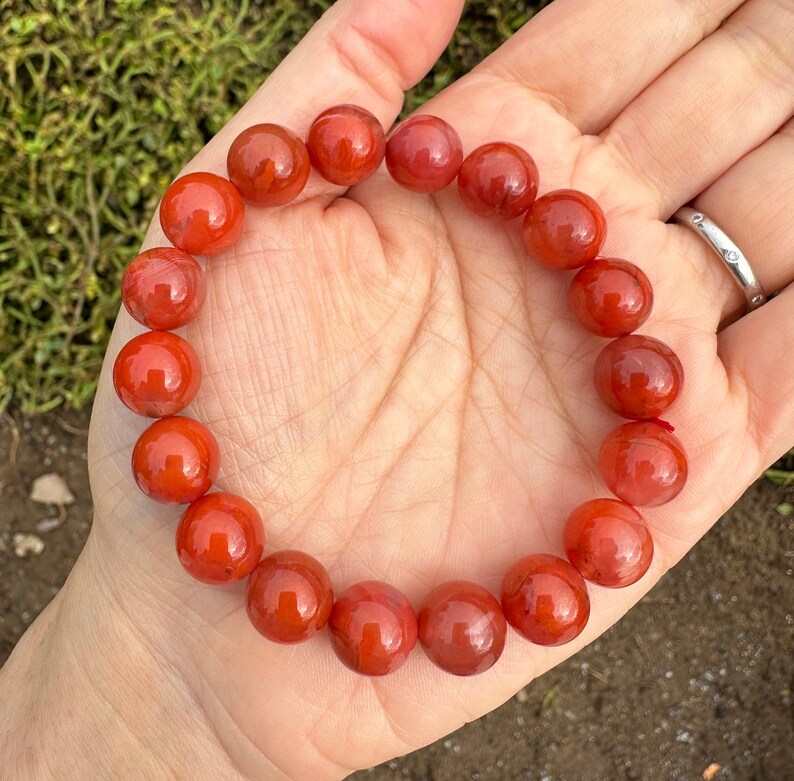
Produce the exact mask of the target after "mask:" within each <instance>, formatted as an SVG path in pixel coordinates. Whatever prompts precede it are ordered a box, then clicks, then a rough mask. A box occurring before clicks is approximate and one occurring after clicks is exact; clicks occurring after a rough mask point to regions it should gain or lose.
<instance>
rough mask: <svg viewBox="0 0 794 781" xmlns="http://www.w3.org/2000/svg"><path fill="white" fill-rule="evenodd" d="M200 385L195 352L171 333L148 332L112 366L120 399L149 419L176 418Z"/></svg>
mask: <svg viewBox="0 0 794 781" xmlns="http://www.w3.org/2000/svg"><path fill="white" fill-rule="evenodd" d="M200 385H201V364H200V363H199V357H198V355H196V351H195V350H194V349H193V348H192V347H191V346H190V344H189V343H188V342H186V341H185V340H184V339H183V338H182V337H181V336H177V335H176V334H172V333H170V332H169V331H148V332H147V333H145V334H140V336H136V337H134V338H133V339H130V341H129V342H127V344H125V345H124V347H122V348H121V350H120V351H119V354H118V356H117V357H116V362H115V363H114V364H113V386H114V387H115V389H116V393H117V394H118V397H119V398H120V399H121V400H122V401H123V402H124V404H125V405H126V406H127V407H129V408H130V409H131V410H132V411H133V412H137V413H138V414H139V415H145V416H147V417H149V418H164V417H166V416H168V415H175V414H176V413H177V412H179V411H180V410H182V409H184V408H185V407H186V406H187V405H188V404H190V402H191V401H193V399H194V398H195V397H196V394H197V393H198V391H199V386H200Z"/></svg>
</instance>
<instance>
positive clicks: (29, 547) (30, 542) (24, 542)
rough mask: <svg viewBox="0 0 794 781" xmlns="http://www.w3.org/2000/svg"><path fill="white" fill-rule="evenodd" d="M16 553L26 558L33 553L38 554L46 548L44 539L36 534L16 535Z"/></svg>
mask: <svg viewBox="0 0 794 781" xmlns="http://www.w3.org/2000/svg"><path fill="white" fill-rule="evenodd" d="M13 539H14V553H15V554H16V555H17V556H18V557H19V558H20V559H25V558H27V557H28V556H30V555H31V554H32V555H33V556H38V555H39V554H40V553H41V552H42V551H43V550H44V540H42V539H41V537H37V536H36V535H35V534H22V533H18V534H15V535H14V538H13Z"/></svg>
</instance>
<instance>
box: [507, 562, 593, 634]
mask: <svg viewBox="0 0 794 781" xmlns="http://www.w3.org/2000/svg"><path fill="white" fill-rule="evenodd" d="M502 610H503V611H504V615H505V618H506V619H507V621H508V623H509V624H510V625H511V626H512V627H513V628H514V629H515V630H516V631H517V632H519V633H520V634H521V635H523V636H524V637H525V638H526V639H527V640H531V641H532V642H533V643H537V644H538V645H562V644H563V643H567V642H569V641H571V640H573V639H574V638H575V637H576V636H577V635H578V634H579V633H580V632H581V631H582V630H583V629H584V627H585V624H586V623H587V619H588V618H589V617H590V598H589V597H588V596H587V586H586V585H585V582H584V580H583V579H582V576H581V575H580V574H579V573H578V572H577V571H576V570H575V569H574V568H573V566H572V565H571V564H569V563H568V562H567V561H565V559H561V558H559V557H558V556H552V555H551V554H548V553H534V554H532V555H530V556H525V557H524V558H523V559H519V560H518V561H517V562H516V563H515V564H514V565H513V566H512V567H511V568H510V569H509V570H508V572H507V574H506V575H505V578H504V581H503V582H502Z"/></svg>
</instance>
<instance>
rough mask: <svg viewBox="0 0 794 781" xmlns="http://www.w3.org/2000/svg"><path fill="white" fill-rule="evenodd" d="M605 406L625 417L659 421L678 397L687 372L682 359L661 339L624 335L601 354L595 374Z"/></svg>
mask: <svg viewBox="0 0 794 781" xmlns="http://www.w3.org/2000/svg"><path fill="white" fill-rule="evenodd" d="M593 378H594V381H595V387H596V390H597V391H598V395H599V396H600V397H601V398H602V399H603V401H604V403H605V404H606V405H607V406H608V407H609V408H610V409H612V410H614V411H615V412H617V413H618V415H622V416H623V417H624V418H633V419H635V420H650V419H651V418H658V417H659V416H660V415H661V414H662V413H663V412H664V411H665V410H666V409H668V408H669V407H670V406H671V405H672V404H673V402H674V401H675V400H676V399H677V398H678V395H679V393H680V392H681V387H682V385H683V383H684V369H683V367H682V366H681V361H679V360H678V356H677V355H676V354H675V353H674V352H673V351H672V350H671V349H670V348H669V347H668V346H667V345H666V344H665V343H664V342H660V341H659V340H658V339H653V338H651V337H650V336H643V335H641V334H630V335H629V336H621V337H620V338H619V339H615V340H614V341H613V342H610V343H609V344H608V345H607V346H606V347H604V349H603V350H601V352H600V353H599V354H598V357H597V358H596V362H595V370H594V373H593Z"/></svg>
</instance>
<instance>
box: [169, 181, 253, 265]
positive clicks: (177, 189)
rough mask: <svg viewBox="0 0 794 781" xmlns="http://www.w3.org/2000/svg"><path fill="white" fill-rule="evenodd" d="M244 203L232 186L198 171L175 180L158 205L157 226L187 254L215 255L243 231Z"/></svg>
mask: <svg viewBox="0 0 794 781" xmlns="http://www.w3.org/2000/svg"><path fill="white" fill-rule="evenodd" d="M244 223H245V204H244V203H243V199H242V198H241V197H240V193H238V192H237V190H236V189H235V187H234V185H233V184H232V183H231V182H230V181H229V180H228V179H224V178H223V177H221V176H216V175H215V174H210V173H205V172H199V173H195V174H187V175H186V176H182V177H180V178H179V179H177V180H176V181H175V182H174V183H173V184H172V185H171V186H170V187H169V188H168V190H167V191H166V193H165V195H164V196H163V200H162V202H161V203H160V225H161V226H162V228H163V231H164V233H165V235H166V236H168V239H169V241H170V242H171V243H172V244H173V245H174V246H175V247H179V249H182V250H184V251H185V252H189V253H190V254H191V255H217V254H218V253H220V252H223V251H224V250H227V249H229V247H231V246H233V245H234V243H235V242H236V241H237V239H239V238H240V234H241V233H242V232H243V225H244Z"/></svg>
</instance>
